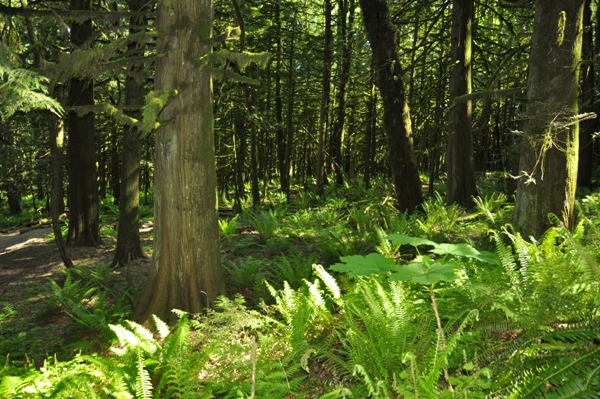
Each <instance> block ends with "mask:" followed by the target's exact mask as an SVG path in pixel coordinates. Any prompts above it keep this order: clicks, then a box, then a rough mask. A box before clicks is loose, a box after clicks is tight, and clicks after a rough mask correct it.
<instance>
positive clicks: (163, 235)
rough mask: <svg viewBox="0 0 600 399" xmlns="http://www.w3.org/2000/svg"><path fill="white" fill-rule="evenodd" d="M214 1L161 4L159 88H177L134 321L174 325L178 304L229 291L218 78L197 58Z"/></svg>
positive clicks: (201, 304) (193, 306) (162, 143)
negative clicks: (223, 248) (216, 119)
mask: <svg viewBox="0 0 600 399" xmlns="http://www.w3.org/2000/svg"><path fill="white" fill-rule="evenodd" d="M212 4H213V3H212V0H162V1H159V3H158V10H157V21H156V24H157V29H158V30H159V31H162V32H165V34H163V35H161V36H159V38H158V41H157V53H158V54H162V55H163V56H161V57H159V59H158V62H157V66H156V78H155V79H156V89H157V90H168V91H173V90H177V91H178V94H177V96H176V97H175V98H174V99H173V100H172V101H171V102H170V103H169V104H168V105H167V106H166V107H165V108H164V109H163V110H162V112H161V114H160V119H161V120H162V121H164V122H162V124H161V126H160V127H159V128H158V129H157V131H156V162H155V168H156V170H155V192H154V208H155V211H154V212H155V224H154V231H155V233H154V234H155V238H154V240H155V242H154V253H153V259H152V266H151V268H150V274H149V276H148V281H147V283H146V288H145V290H144V293H143V295H142V299H141V302H140V304H139V305H138V306H137V308H136V311H135V314H134V318H135V319H136V320H138V321H139V322H141V323H143V324H146V325H148V324H149V323H150V321H151V316H152V315H153V314H155V315H157V316H158V317H160V318H161V319H163V320H167V321H170V322H173V321H174V320H175V319H176V317H175V315H174V314H173V313H172V312H171V310H172V309H181V310H184V311H187V312H190V313H198V312H200V311H202V309H203V308H206V307H210V306H213V305H214V303H215V299H216V298H217V296H218V295H221V294H223V293H224V292H225V284H224V280H223V271H222V269H221V257H220V250H219V226H218V213H217V182H216V170H215V152H214V134H213V103H212V83H211V72H210V70H209V68H204V69H201V70H199V69H198V68H197V67H196V66H195V65H194V60H196V59H198V58H199V57H202V56H204V55H206V54H208V53H209V52H210V51H211V49H212V41H211V37H212Z"/></svg>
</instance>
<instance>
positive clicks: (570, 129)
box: [513, 0, 584, 237]
mask: <svg viewBox="0 0 600 399" xmlns="http://www.w3.org/2000/svg"><path fill="white" fill-rule="evenodd" d="M583 5H584V0H572V1H563V0H537V1H536V6H535V19H534V24H533V37H532V42H531V55H530V59H529V78H528V83H527V113H526V121H525V128H524V133H523V138H522V143H521V158H520V163H519V171H520V173H521V174H522V175H523V176H522V177H521V178H520V180H519V185H518V188H517V200H516V205H515V212H514V215H513V221H514V223H515V225H517V226H518V227H519V228H521V229H522V230H523V231H524V233H525V234H531V235H533V236H534V237H540V236H541V235H542V233H543V232H544V231H545V230H546V229H547V228H548V227H550V226H551V225H552V223H551V222H550V220H549V219H548V214H549V213H554V214H555V215H557V216H558V217H560V218H562V221H563V222H564V223H565V225H566V226H567V227H568V228H571V227H572V226H573V216H574V215H573V208H574V203H575V190H576V183H577V161H578V151H579V140H578V138H579V126H578V123H577V119H576V116H577V114H578V106H577V93H578V89H579V86H578V83H579V70H580V65H579V61H580V59H581V42H582V32H583V26H582V21H583Z"/></svg>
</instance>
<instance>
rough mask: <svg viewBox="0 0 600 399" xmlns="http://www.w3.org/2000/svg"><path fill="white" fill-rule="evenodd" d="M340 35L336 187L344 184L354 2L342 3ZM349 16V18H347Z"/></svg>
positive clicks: (334, 143)
mask: <svg viewBox="0 0 600 399" xmlns="http://www.w3.org/2000/svg"><path fill="white" fill-rule="evenodd" d="M340 3H341V6H340V34H341V36H342V41H343V45H342V46H343V48H342V71H341V75H340V86H339V89H338V93H337V94H338V99H337V102H338V104H337V105H338V108H337V118H336V121H335V124H334V125H333V129H332V132H331V147H332V150H333V151H332V158H333V170H334V171H335V185H336V186H341V185H342V184H343V183H344V174H343V171H342V165H343V159H342V145H343V131H344V124H345V119H346V96H347V91H348V81H349V80H350V67H351V66H352V47H353V46H352V45H353V37H352V36H353V34H354V31H353V24H354V8H355V7H354V0H341V1H340ZM346 15H348V17H346Z"/></svg>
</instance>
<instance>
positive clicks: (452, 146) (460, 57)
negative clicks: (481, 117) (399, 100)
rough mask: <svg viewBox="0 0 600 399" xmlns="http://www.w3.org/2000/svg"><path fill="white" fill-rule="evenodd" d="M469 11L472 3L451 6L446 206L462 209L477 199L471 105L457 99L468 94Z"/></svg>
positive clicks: (462, 0) (460, 1)
mask: <svg viewBox="0 0 600 399" xmlns="http://www.w3.org/2000/svg"><path fill="white" fill-rule="evenodd" d="M473 10H474V7H473V0H455V1H453V2H452V31H451V37H452V44H451V50H450V51H451V64H450V65H451V68H452V72H451V75H450V109H449V111H448V117H449V123H448V144H447V155H446V165H447V173H448V180H447V184H446V203H447V204H448V205H451V204H458V205H460V206H462V207H465V208H469V207H471V206H472V205H473V200H472V197H473V196H476V195H477V185H476V181H475V171H474V169H473V143H472V141H473V138H472V135H471V110H472V104H471V101H470V100H468V101H464V100H463V101H461V100H460V99H458V97H460V96H464V95H467V94H471V74H472V68H473V67H472V63H471V43H472V41H473V36H472V25H473Z"/></svg>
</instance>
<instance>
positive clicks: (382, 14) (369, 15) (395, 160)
mask: <svg viewBox="0 0 600 399" xmlns="http://www.w3.org/2000/svg"><path fill="white" fill-rule="evenodd" d="M360 6H361V8H362V12H363V19H364V21H365V27H366V30H367V33H368V36H369V42H370V44H371V49H372V50H373V57H374V60H375V68H376V70H377V84H378V86H379V92H380V93H381V96H382V98H383V123H384V126H385V130H386V133H387V137H388V150H389V155H390V156H389V158H390V159H389V160H390V166H391V169H392V177H393V179H394V186H395V193H396V200H397V201H398V209H399V210H401V211H408V212H412V211H413V210H415V208H416V207H417V206H419V205H420V204H421V203H422V202H423V193H422V192H421V181H420V178H419V171H418V169H417V164H416V162H415V156H414V153H413V149H412V143H411V134H412V129H411V125H410V112H409V109H408V104H407V102H406V94H405V90H404V83H403V82H402V71H401V67H400V60H399V58H398V50H397V49H398V46H397V44H396V39H395V31H394V27H393V25H392V22H391V20H390V15H389V10H388V6H387V3H386V1H385V0H360Z"/></svg>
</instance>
